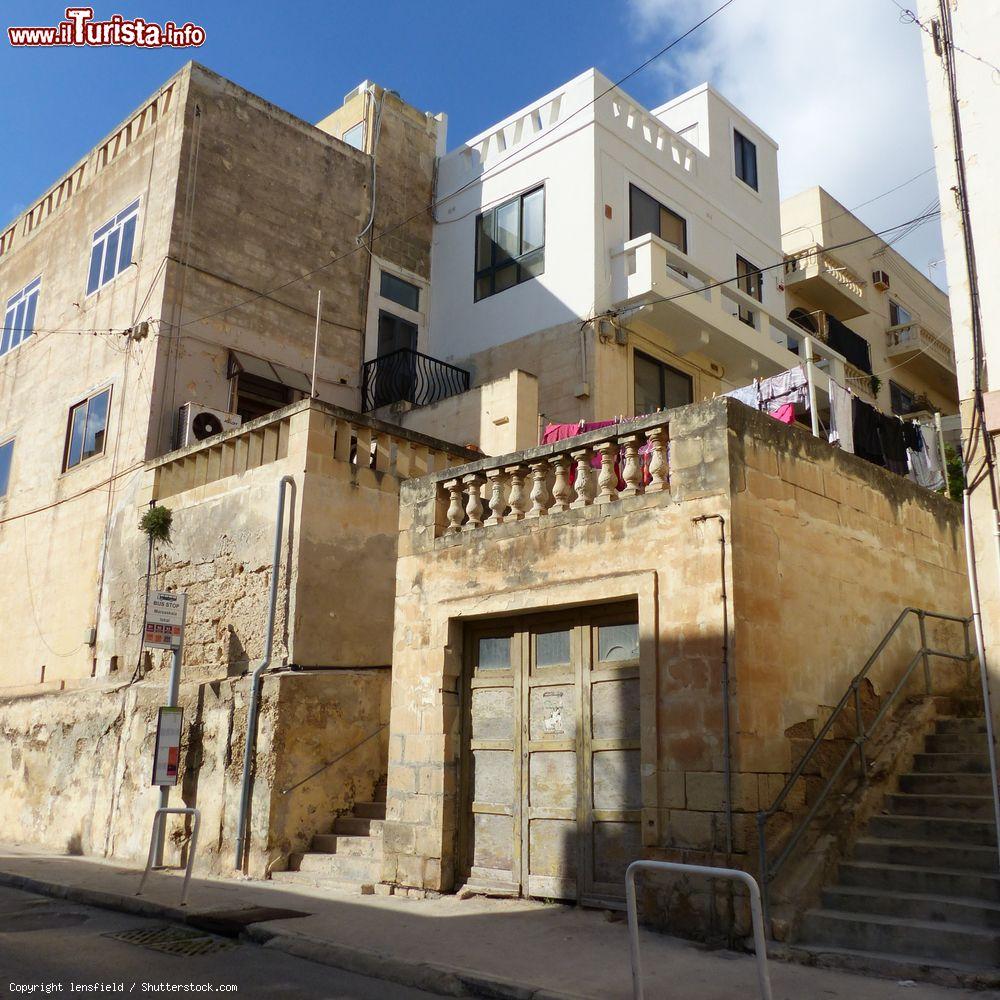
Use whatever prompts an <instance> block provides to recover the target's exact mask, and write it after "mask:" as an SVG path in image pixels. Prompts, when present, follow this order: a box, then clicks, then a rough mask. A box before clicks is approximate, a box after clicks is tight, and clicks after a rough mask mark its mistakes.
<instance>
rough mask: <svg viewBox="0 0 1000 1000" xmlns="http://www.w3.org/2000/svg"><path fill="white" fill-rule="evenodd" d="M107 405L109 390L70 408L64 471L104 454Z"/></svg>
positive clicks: (108, 402)
mask: <svg viewBox="0 0 1000 1000" xmlns="http://www.w3.org/2000/svg"><path fill="white" fill-rule="evenodd" d="M110 403H111V390H110V389H105V390H103V391H102V392H98V393H96V394H95V395H93V396H91V397H90V398H89V399H85V400H84V401H83V402H82V403H77V404H76V406H74V407H72V408H71V409H70V411H69V432H68V434H67V435H66V458H65V461H64V462H63V471H64V472H66V471H68V470H69V469H72V468H74V467H76V466H77V465H79V464H80V463H81V462H86V461H87V459H88V458H94V457H95V456H96V455H100V454H101V453H102V452H103V451H104V439H105V435H106V433H107V429H108V407H109V405H110Z"/></svg>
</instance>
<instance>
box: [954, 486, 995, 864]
mask: <svg viewBox="0 0 1000 1000" xmlns="http://www.w3.org/2000/svg"><path fill="white" fill-rule="evenodd" d="M971 493H972V491H971V490H970V489H968V488H966V489H965V490H964V491H963V492H962V508H963V513H964V515H965V560H966V563H967V564H968V570H969V594H970V598H971V602H972V626H973V631H974V632H975V635H976V655H977V656H978V658H979V681H980V684H981V685H982V689H983V715H984V716H985V717H986V747H987V750H988V751H989V758H990V782H991V785H992V791H993V822H994V823H995V825H996V829H997V857H998V861H1000V786H998V785H997V751H996V745H995V744H994V742H993V707H992V705H991V703H990V683H989V675H988V673H987V671H986V641H985V638H984V636H983V617H982V611H981V608H980V605H979V574H978V572H977V570H976V546H975V541H974V540H973V537H972V504H971V501H970V497H971ZM996 539H997V528H996V518H995V516H994V542H996ZM998 569H1000V565H998ZM998 579H1000V578H998Z"/></svg>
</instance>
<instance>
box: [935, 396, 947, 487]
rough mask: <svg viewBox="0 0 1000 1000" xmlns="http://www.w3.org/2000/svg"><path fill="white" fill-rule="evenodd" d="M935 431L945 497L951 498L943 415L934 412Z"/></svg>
mask: <svg viewBox="0 0 1000 1000" xmlns="http://www.w3.org/2000/svg"><path fill="white" fill-rule="evenodd" d="M934 429H935V430H936V431H937V443H938V451H939V452H940V453H941V475H942V476H943V477H944V495H945V496H950V495H951V490H950V489H949V488H948V456H947V454H945V450H944V431H943V430H942V429H941V413H940V412H939V411H938V410H935V411H934Z"/></svg>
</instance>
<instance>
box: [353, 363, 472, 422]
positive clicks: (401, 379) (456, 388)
mask: <svg viewBox="0 0 1000 1000" xmlns="http://www.w3.org/2000/svg"><path fill="white" fill-rule="evenodd" d="M468 388H469V373H468V372H467V371H466V370H465V369H464V368H456V367H455V365H449V364H448V363H447V362H445V361H439V360H438V359H437V358H432V357H429V356H428V355H426V354H421V353H420V352H419V351H414V350H411V349H410V348H408V347H404V348H402V349H401V350H398V351H393V352H392V353H391V354H383V355H381V356H380V357H377V358H374V359H373V360H371V361H366V362H365V366H364V369H363V371H362V376H361V408H362V410H364V411H368V410H376V409H378V408H379V407H380V406H388V405H389V404H390V403H412V404H413V405H414V406H426V405H427V404H428V403H436V402H438V401H439V400H442V399H447V398H448V397H449V396H456V395H458V393H460V392H466V391H468Z"/></svg>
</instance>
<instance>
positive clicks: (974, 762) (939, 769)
mask: <svg viewBox="0 0 1000 1000" xmlns="http://www.w3.org/2000/svg"><path fill="white" fill-rule="evenodd" d="M913 770H914V771H916V772H917V774H989V771H990V762H989V758H988V757H987V756H986V754H985V753H916V754H914V755H913Z"/></svg>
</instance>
